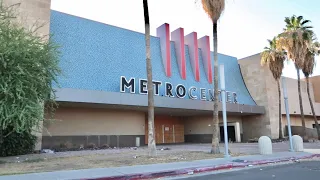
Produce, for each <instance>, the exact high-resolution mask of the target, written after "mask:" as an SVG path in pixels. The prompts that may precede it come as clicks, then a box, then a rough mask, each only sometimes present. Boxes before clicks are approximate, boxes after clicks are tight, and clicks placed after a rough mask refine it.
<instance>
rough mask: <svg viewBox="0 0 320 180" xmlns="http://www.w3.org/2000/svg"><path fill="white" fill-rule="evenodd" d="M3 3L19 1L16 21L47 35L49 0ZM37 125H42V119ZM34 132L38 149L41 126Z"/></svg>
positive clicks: (40, 138)
mask: <svg viewBox="0 0 320 180" xmlns="http://www.w3.org/2000/svg"><path fill="white" fill-rule="evenodd" d="M3 3H4V5H5V6H11V5H14V4H18V3H19V5H16V6H14V7H15V8H16V15H17V18H16V21H17V23H19V24H20V25H21V26H23V27H25V28H27V29H31V30H35V29H36V28H37V27H40V28H38V29H37V31H36V34H37V35H39V36H46V35H49V32H50V12H51V9H50V6H51V0H3ZM47 39H48V36H46V38H45V40H47ZM39 126H40V127H42V126H43V122H42V121H41V122H40V124H39ZM34 134H35V135H36V136H37V137H38V142H37V144H36V146H35V150H40V149H41V144H42V143H41V142H42V128H40V129H39V130H37V131H35V132H34Z"/></svg>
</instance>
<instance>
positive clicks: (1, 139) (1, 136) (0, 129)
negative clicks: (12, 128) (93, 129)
mask: <svg viewBox="0 0 320 180" xmlns="http://www.w3.org/2000/svg"><path fill="white" fill-rule="evenodd" d="M2 142H3V135H2V127H0V146H1V144H2Z"/></svg>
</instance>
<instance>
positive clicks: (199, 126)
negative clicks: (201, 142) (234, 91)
mask: <svg viewBox="0 0 320 180" xmlns="http://www.w3.org/2000/svg"><path fill="white" fill-rule="evenodd" d="M227 118H228V123H233V122H239V123H240V124H241V125H240V130H241V131H240V132H241V133H242V119H241V117H240V116H228V117H227ZM219 121H220V124H221V125H222V123H223V122H222V116H221V115H219ZM184 123H185V124H184V130H185V131H184V133H185V134H212V126H211V124H212V116H196V117H185V120H184Z"/></svg>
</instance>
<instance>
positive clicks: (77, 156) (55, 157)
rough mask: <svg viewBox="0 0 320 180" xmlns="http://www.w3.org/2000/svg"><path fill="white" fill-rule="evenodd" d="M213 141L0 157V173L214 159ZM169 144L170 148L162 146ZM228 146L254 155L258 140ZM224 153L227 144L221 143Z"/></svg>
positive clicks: (284, 146)
mask: <svg viewBox="0 0 320 180" xmlns="http://www.w3.org/2000/svg"><path fill="white" fill-rule="evenodd" d="M210 147H211V146H210V144H182V145H163V146H162V145H158V146H157V148H158V149H159V150H158V156H157V157H156V158H149V157H147V154H148V150H147V147H139V148H122V149H118V148H115V149H105V150H82V151H68V152H56V153H52V154H50V153H44V154H30V155H22V156H14V157H2V158H0V175H4V174H16V173H27V172H44V171H57V170H68V169H83V168H99V167H117V166H130V165H140V164H153V163H166V162H179V161H191V160H200V159H211V158H218V157H222V154H221V155H212V154H209V153H208V152H209V151H210ZM288 147H289V145H288V143H287V142H281V143H273V151H274V152H285V151H288ZM304 147H305V148H308V149H311V150H316V149H320V143H319V142H317V143H305V144H304ZM162 148H164V149H165V148H169V149H170V150H160V149H162ZM229 148H230V150H231V152H232V153H233V154H232V155H233V156H240V155H252V154H257V153H258V144H257V143H232V144H229ZM220 149H221V152H222V153H223V149H224V144H220Z"/></svg>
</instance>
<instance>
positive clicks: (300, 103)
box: [296, 66, 308, 141]
mask: <svg viewBox="0 0 320 180" xmlns="http://www.w3.org/2000/svg"><path fill="white" fill-rule="evenodd" d="M296 70H297V77H298V93H299V105H300V113H301V121H302V128H303V131H302V133H303V134H302V136H303V141H308V137H307V131H306V122H305V119H304V113H303V104H302V97H301V85H300V72H299V68H298V67H297V66H296Z"/></svg>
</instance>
